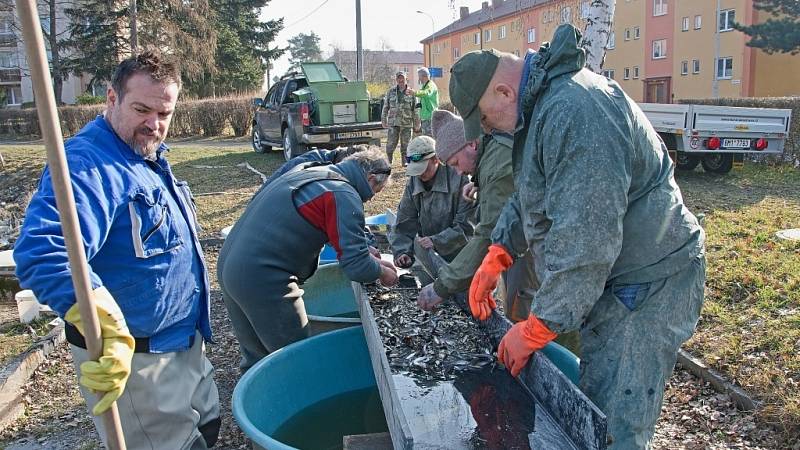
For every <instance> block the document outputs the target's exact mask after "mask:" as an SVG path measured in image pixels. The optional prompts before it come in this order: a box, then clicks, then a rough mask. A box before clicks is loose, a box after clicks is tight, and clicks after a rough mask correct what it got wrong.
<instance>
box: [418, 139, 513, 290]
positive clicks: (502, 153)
mask: <svg viewBox="0 0 800 450" xmlns="http://www.w3.org/2000/svg"><path fill="white" fill-rule="evenodd" d="M512 144H513V140H512V138H511V136H509V135H506V134H496V135H494V136H493V135H484V137H483V139H482V140H481V145H480V148H479V149H478V159H477V162H476V165H477V170H476V172H475V174H474V175H473V177H472V178H473V180H474V181H475V183H476V185H477V187H478V190H479V192H478V215H479V222H478V225H476V226H475V233H474V235H473V237H472V239H470V241H469V243H468V244H467V245H466V247H464V248H463V249H461V252H459V253H458V256H456V257H455V259H454V260H453V261H451V262H450V264H447V265H446V266H443V267H442V268H441V269H439V275H438V278H436V281H435V282H434V283H433V289H434V290H435V291H436V295H438V296H439V297H442V298H447V297H449V296H451V295H453V294H456V293H458V292H463V291H466V290H467V289H468V288H469V284H470V282H471V281H472V276H473V275H474V274H475V271H476V270H477V269H478V266H480V265H481V261H483V257H484V256H486V253H487V252H488V250H489V245H490V244H491V243H492V240H491V235H492V229H494V226H495V224H496V223H497V218H498V217H499V216H500V211H501V210H502V209H503V205H504V204H505V203H506V201H507V200H508V198H509V197H510V196H511V194H512V193H513V192H514V177H513V175H512V173H511V145H512Z"/></svg>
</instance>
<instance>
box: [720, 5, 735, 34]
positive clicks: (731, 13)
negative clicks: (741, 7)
mask: <svg viewBox="0 0 800 450" xmlns="http://www.w3.org/2000/svg"><path fill="white" fill-rule="evenodd" d="M735 20H736V10H734V9H726V10H724V11H720V12H719V31H731V30H733V22H734V21H735Z"/></svg>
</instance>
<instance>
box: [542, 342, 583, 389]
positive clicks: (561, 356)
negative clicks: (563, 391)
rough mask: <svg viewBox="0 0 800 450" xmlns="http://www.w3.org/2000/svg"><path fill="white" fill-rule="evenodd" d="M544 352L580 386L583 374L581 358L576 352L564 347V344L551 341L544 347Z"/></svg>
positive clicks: (562, 371) (573, 382)
mask: <svg viewBox="0 0 800 450" xmlns="http://www.w3.org/2000/svg"><path fill="white" fill-rule="evenodd" d="M542 353H543V354H544V356H546V357H547V359H549V360H550V361H551V362H552V363H553V364H555V366H556V367H558V370H560V371H561V373H563V374H564V375H566V376H567V378H569V380H570V381H572V384H574V385H575V386H578V381H579V380H580V376H581V367H580V366H581V360H580V358H578V357H577V356H575V354H574V353H572V352H571V351H569V350H567V349H566V348H564V347H563V346H562V345H559V344H556V343H555V342H550V343H549V344H547V345H546V346H545V347H544V348H543V349H542Z"/></svg>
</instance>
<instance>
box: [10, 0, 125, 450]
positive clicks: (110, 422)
mask: <svg viewBox="0 0 800 450" xmlns="http://www.w3.org/2000/svg"><path fill="white" fill-rule="evenodd" d="M16 4H17V14H18V15H19V18H20V21H21V22H22V35H23V40H24V41H25V50H26V53H27V56H28V67H29V68H30V71H31V80H32V81H33V92H34V94H35V95H36V112H37V114H38V115H39V126H40V128H41V131H42V137H43V138H44V143H45V149H46V150H47V164H48V166H49V168H50V175H51V177H52V179H53V191H55V195H56V206H57V207H58V215H59V217H60V220H61V229H62V232H63V233H64V241H65V243H66V247H67V256H68V258H69V265H70V272H71V273H72V284H73V286H74V287H75V298H76V300H77V302H78V310H79V311H80V314H81V321H82V322H83V328H84V335H85V336H84V337H85V338H86V349H87V351H88V353H89V358H90V359H92V360H97V359H98V358H99V357H100V355H101V353H102V351H103V346H102V340H101V335H100V322H99V321H98V319H97V311H96V309H95V305H94V299H93V297H92V289H91V284H90V282H89V270H88V265H87V262H86V254H85V253H84V251H83V244H82V242H83V238H82V237H81V230H80V226H79V223H78V214H77V211H76V209H75V198H74V197H73V195H72V184H71V183H70V179H69V172H68V168H67V159H66V155H65V153H64V139H63V136H62V135H61V126H60V124H59V121H58V110H57V109H56V101H55V96H54V94H53V82H52V80H51V78H50V70H49V65H48V63H47V57H46V55H45V47H44V39H43V37H42V30H41V25H40V23H39V14H38V10H37V8H36V0H16ZM103 424H104V426H105V430H106V442H107V445H108V447H109V448H110V449H112V450H124V449H125V440H124V437H123V434H122V425H121V423H120V420H119V411H118V410H117V404H116V403H113V404H112V405H111V408H109V410H108V411H106V412H105V413H104V414H103Z"/></svg>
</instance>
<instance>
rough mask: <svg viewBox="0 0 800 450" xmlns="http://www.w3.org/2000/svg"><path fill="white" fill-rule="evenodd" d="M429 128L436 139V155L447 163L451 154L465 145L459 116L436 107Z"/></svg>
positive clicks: (462, 123) (462, 124) (462, 122)
mask: <svg viewBox="0 0 800 450" xmlns="http://www.w3.org/2000/svg"><path fill="white" fill-rule="evenodd" d="M431 129H432V131H433V138H434V139H436V156H438V157H439V160H440V161H442V162H444V163H447V160H448V159H450V158H451V157H452V156H453V155H455V154H456V153H458V151H459V150H461V149H462V148H464V146H465V145H467V140H466V139H465V138H464V121H463V120H462V119H461V117H458V116H457V115H455V114H453V113H451V112H450V111H447V110H444V109H437V110H436V111H434V112H433V115H432V116H431Z"/></svg>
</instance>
